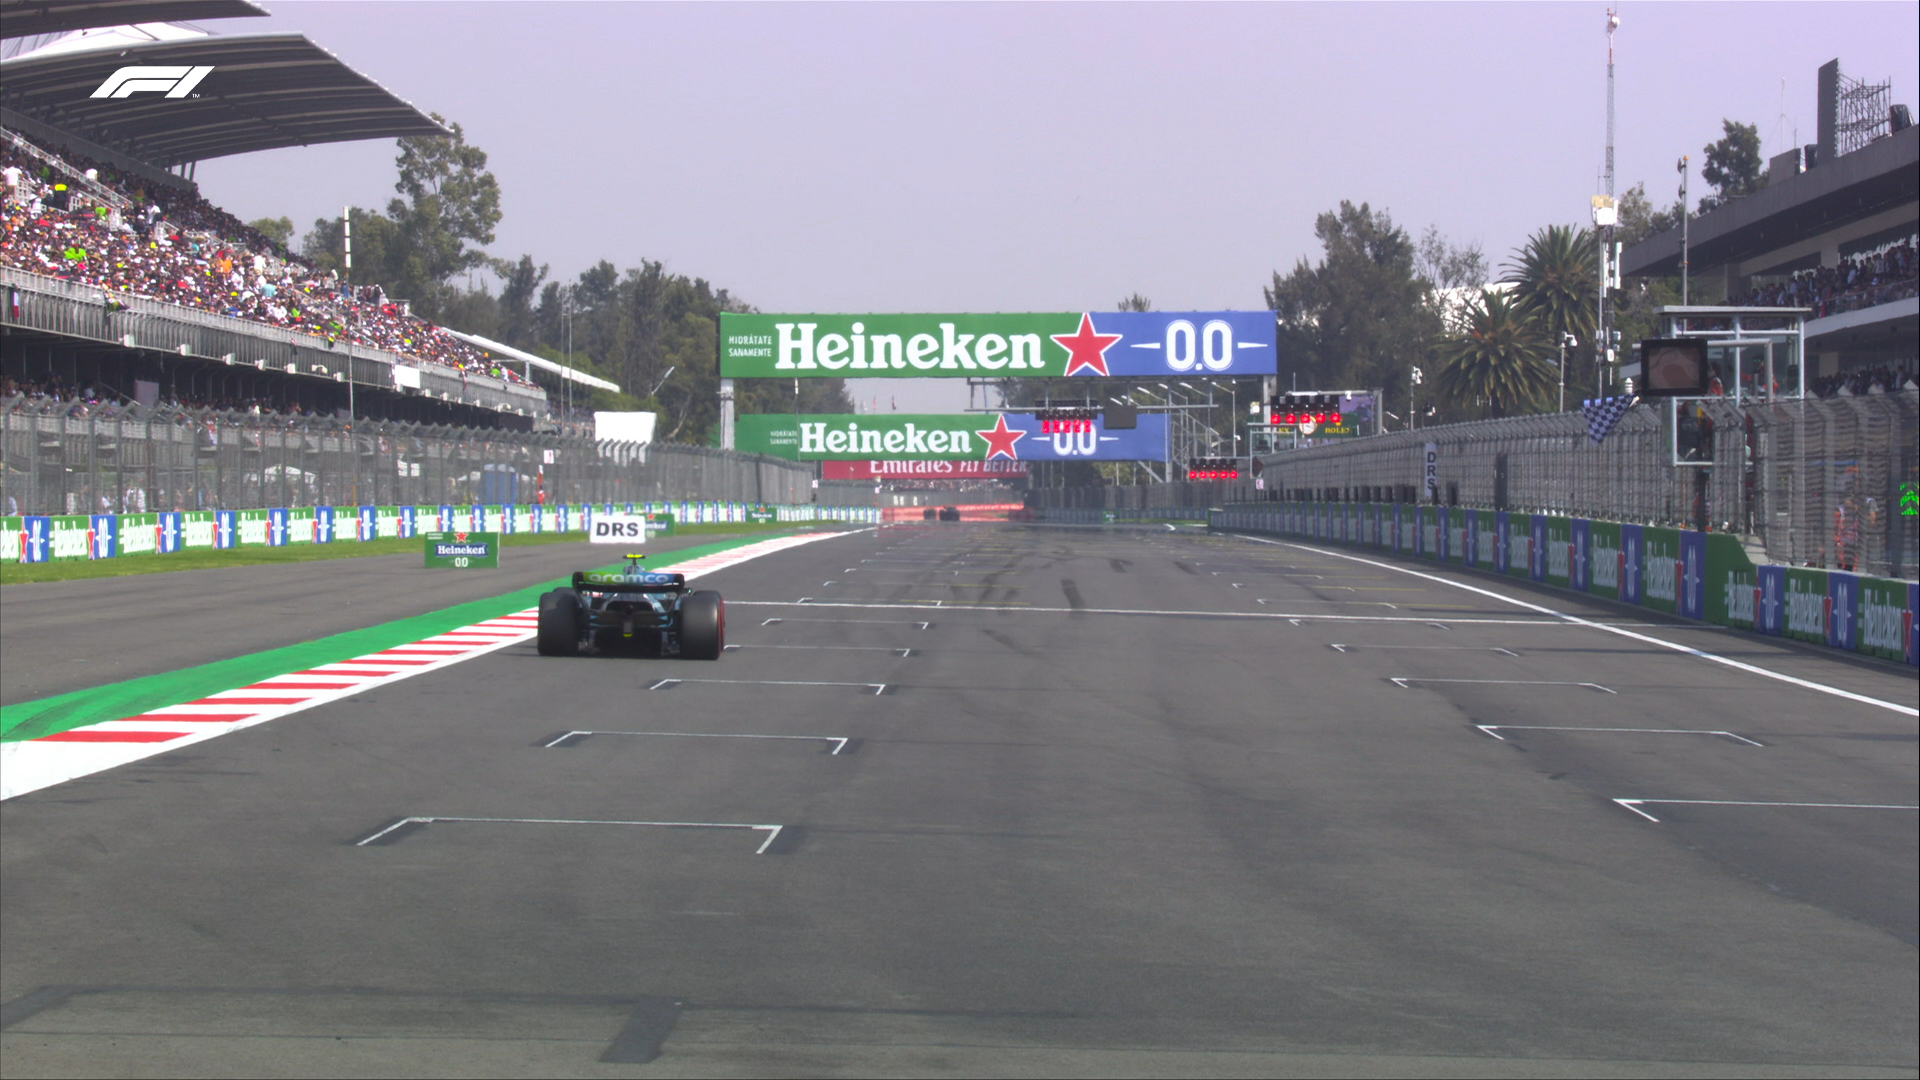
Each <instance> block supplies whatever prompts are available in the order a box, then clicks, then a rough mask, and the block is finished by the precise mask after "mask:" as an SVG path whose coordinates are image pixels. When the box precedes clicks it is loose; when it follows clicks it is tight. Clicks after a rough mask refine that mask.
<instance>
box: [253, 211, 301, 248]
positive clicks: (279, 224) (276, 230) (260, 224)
mask: <svg viewBox="0 0 1920 1080" xmlns="http://www.w3.org/2000/svg"><path fill="white" fill-rule="evenodd" d="M247 228H249V229H252V230H253V231H254V232H257V233H259V234H260V235H261V236H264V237H266V238H267V239H268V240H271V241H273V246H275V247H277V248H279V249H280V250H282V251H287V250H289V249H288V247H287V245H288V244H289V243H291V242H292V241H293V219H292V218H290V217H277V218H264V217H263V218H260V219H259V220H257V221H249V222H247Z"/></svg>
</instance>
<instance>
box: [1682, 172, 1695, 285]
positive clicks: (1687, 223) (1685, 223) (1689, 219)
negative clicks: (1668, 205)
mask: <svg viewBox="0 0 1920 1080" xmlns="http://www.w3.org/2000/svg"><path fill="white" fill-rule="evenodd" d="M1679 169H1680V306H1681V307H1686V306H1687V305H1688V303H1689V299H1688V295H1687V292H1688V289H1687V286H1688V281H1687V278H1688V272H1689V270H1691V267H1690V266H1689V265H1688V261H1689V256H1690V254H1691V252H1689V251H1688V246H1689V245H1688V241H1689V240H1690V239H1691V237H1689V236H1688V235H1687V234H1688V232H1689V231H1690V228H1691V226H1692V224H1693V215H1691V214H1689V213H1687V155H1686V154H1681V155H1680V164H1679Z"/></svg>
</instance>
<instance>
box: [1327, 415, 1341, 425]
mask: <svg viewBox="0 0 1920 1080" xmlns="http://www.w3.org/2000/svg"><path fill="white" fill-rule="evenodd" d="M1339 422H1340V414H1339V413H1334V414H1333V418H1332V419H1331V420H1329V421H1328V423H1332V424H1338V423H1339Z"/></svg>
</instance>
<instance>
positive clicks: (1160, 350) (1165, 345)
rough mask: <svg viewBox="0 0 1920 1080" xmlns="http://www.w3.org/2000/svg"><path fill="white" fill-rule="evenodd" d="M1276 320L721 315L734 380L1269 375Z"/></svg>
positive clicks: (1244, 315)
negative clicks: (770, 378)
mask: <svg viewBox="0 0 1920 1080" xmlns="http://www.w3.org/2000/svg"><path fill="white" fill-rule="evenodd" d="M1275 337H1276V335H1275V333H1274V322H1273V313H1272V312H1270V311H1093V312H1064V313H1051V314H993V315H734V314H731V313H728V314H722V315H721V316H720V340H721V347H720V375H721V377H722V378H727V379H754V378H767V377H775V378H782V379H789V378H862V379H878V378H964V377H967V376H973V377H976V378H978V377H981V376H983V375H996V376H1004V377H1007V378H1029V377H1030V378H1045V377H1052V376H1061V375H1117V376H1127V377H1131V378H1166V377H1167V376H1169V375H1187V376H1194V375H1201V376H1205V375H1273V374H1275V373H1277V372H1278V371H1279V365H1278V353H1277V352H1276V350H1275V347H1274V341H1275Z"/></svg>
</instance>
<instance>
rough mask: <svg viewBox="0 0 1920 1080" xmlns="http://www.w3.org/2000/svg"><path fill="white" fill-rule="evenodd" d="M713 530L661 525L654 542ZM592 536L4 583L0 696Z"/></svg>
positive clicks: (83, 681)
mask: <svg viewBox="0 0 1920 1080" xmlns="http://www.w3.org/2000/svg"><path fill="white" fill-rule="evenodd" d="M717 539H720V537H714V536H693V537H660V538H656V539H654V540H651V541H649V542H648V544H647V547H646V550H647V551H649V552H668V551H675V550H678V549H680V548H683V547H691V546H694V545H697V544H707V543H712V542H713V541H715V540H717ZM618 557H619V553H618V552H615V551H613V549H611V548H609V547H606V546H605V545H601V546H600V547H599V548H598V550H595V545H593V544H589V543H585V542H582V543H577V544H575V543H559V544H535V545H531V546H528V547H510V548H507V549H506V550H505V551H504V552H503V554H502V556H501V559H500V569H498V570H492V571H479V570H475V571H455V570H425V569H422V568H421V565H420V563H421V558H420V556H419V555H373V556H366V557H357V558H345V559H322V560H318V561H315V562H304V563H286V564H281V565H272V566H239V567H234V568H233V569H230V570H179V571H174V572H171V573H165V574H137V575H133V576H130V577H116V578H94V579H89V580H82V581H44V582H28V583H24V584H19V585H8V586H7V587H6V588H4V589H0V658H3V659H4V661H5V662H4V664H0V705H13V704H17V703H19V702H22V701H34V700H37V699H39V698H43V697H51V696H52V695H54V694H64V693H67V692H69V691H73V690H85V689H87V688H88V687H93V686H100V685H102V684H105V683H111V682H118V681H120V680H122V679H131V678H135V677H137V676H140V675H152V674H154V673H156V672H161V671H175V670H178V669H180V668H184V667H192V666H194V665H196V664H205V663H210V662H212V661H215V660H225V659H227V658H228V657H232V656H238V655H241V654H244V653H248V652H258V651H260V650H262V649H273V648H278V647H280V646H283V645H295V644H298V643H300V642H302V641H312V640H313V639H315V638H321V637H326V636H327V635H329V634H337V633H340V632H342V631H346V630H358V629H362V628H364V627H368V626H374V625H378V624H379V623H383V622H388V621H391V620H393V619H402V618H406V617H408V616H411V615H421V614H425V613H426V612H429V611H438V610H439V609H441V608H444V607H450V606H452V605H454V604H462V603H466V602H467V601H470V600H483V599H485V598H487V597H489V596H497V595H499V594H501V593H504V592H511V591H513V590H515V589H521V588H525V587H527V586H529V585H537V584H539V583H540V582H543V581H548V580H551V579H554V578H558V577H564V576H566V575H567V574H570V573H572V572H573V571H575V570H578V569H583V568H587V567H591V566H601V565H604V564H606V563H609V562H613V561H617V559H618Z"/></svg>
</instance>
